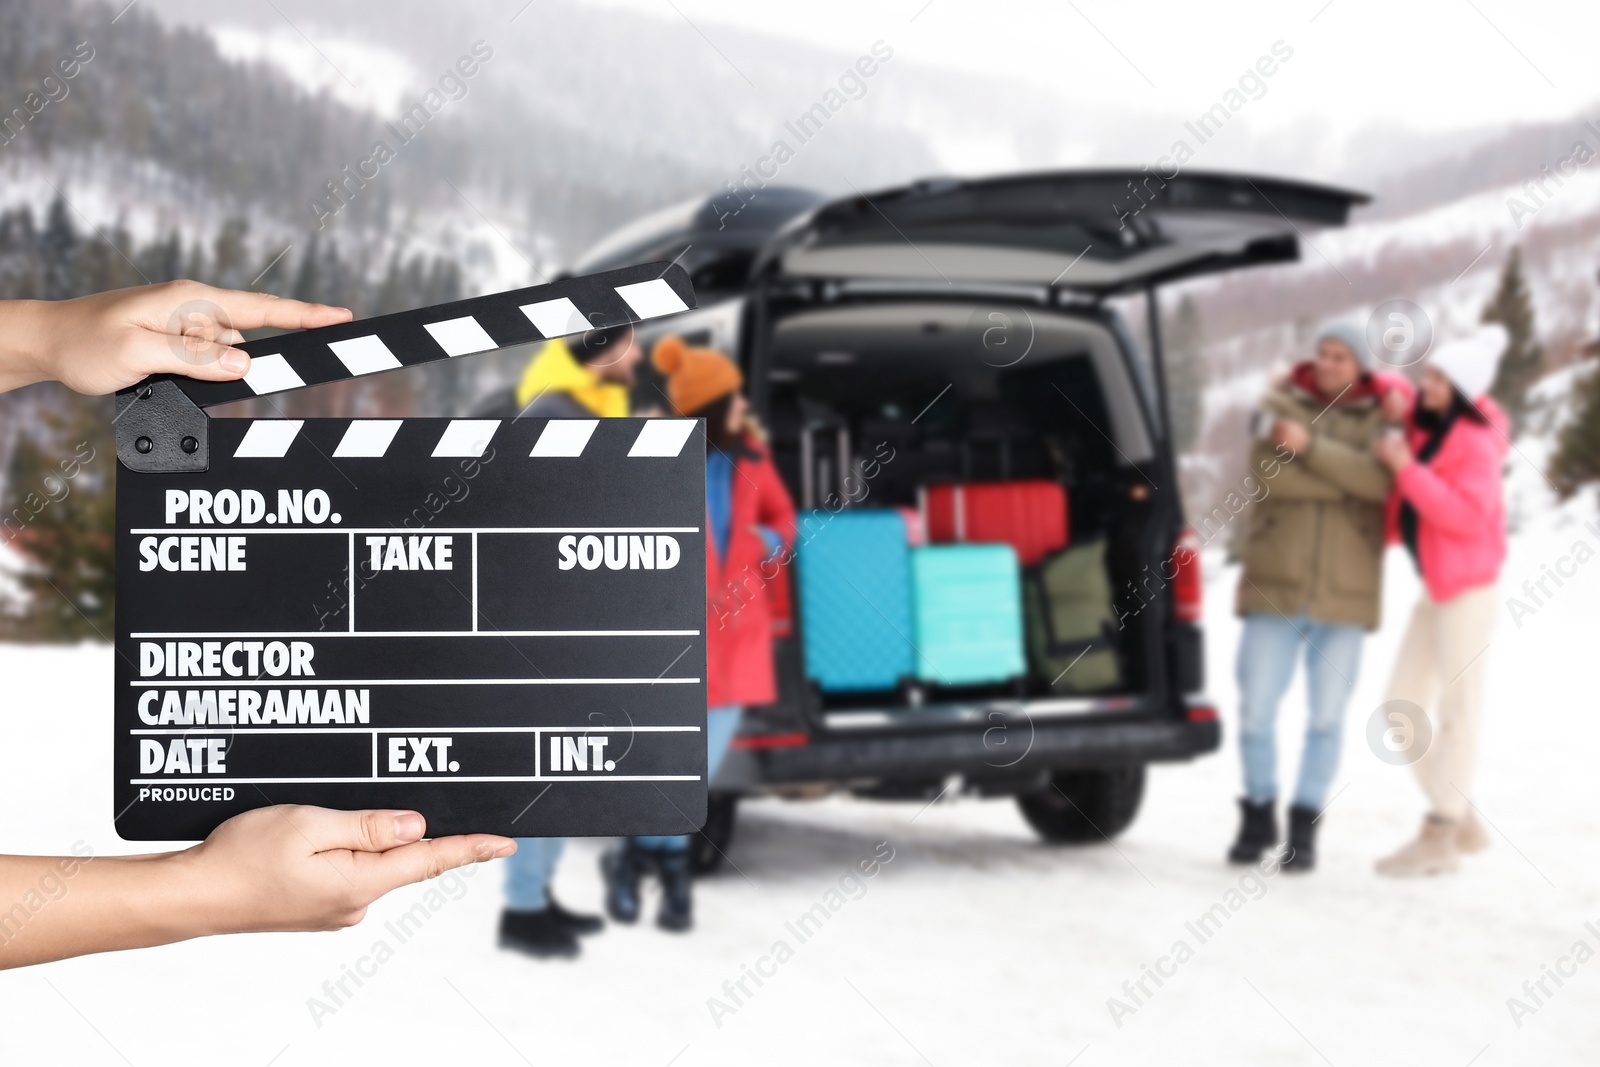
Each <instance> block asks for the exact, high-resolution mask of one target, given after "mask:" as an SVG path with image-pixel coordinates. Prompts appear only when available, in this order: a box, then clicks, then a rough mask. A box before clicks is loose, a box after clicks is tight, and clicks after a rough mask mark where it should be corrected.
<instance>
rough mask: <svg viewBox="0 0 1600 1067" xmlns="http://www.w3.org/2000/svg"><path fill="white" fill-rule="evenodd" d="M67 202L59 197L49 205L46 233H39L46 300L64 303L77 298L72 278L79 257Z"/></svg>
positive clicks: (76, 237) (40, 263)
mask: <svg viewBox="0 0 1600 1067" xmlns="http://www.w3.org/2000/svg"><path fill="white" fill-rule="evenodd" d="M67 210H68V209H67V202H66V200H65V199H64V198H63V197H61V196H59V195H57V196H56V198H55V199H54V200H52V201H51V202H50V211H49V214H47V215H46V216H45V224H44V231H43V232H42V233H40V234H39V266H40V271H41V274H42V276H43V277H42V281H43V290H44V291H43V292H42V293H41V294H40V295H41V296H43V297H44V298H45V299H46V300H65V299H67V298H68V297H73V296H77V295H78V290H77V284H76V282H75V280H74V278H73V271H74V267H75V264H76V261H77V258H78V235H77V232H76V231H75V230H74V228H73V225H72V218H71V216H70V215H68V214H67Z"/></svg>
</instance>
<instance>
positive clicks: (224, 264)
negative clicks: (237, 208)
mask: <svg viewBox="0 0 1600 1067" xmlns="http://www.w3.org/2000/svg"><path fill="white" fill-rule="evenodd" d="M249 233H250V223H249V222H247V221H245V220H244V219H240V218H232V219H228V220H227V221H226V222H224V223H223V224H222V229H221V230H220V231H218V233H217V239H216V242H215V243H214V244H213V245H212V252H211V266H212V270H213V271H215V272H216V284H217V285H220V286H222V287H223V288H224V289H242V288H244V287H245V285H247V284H248V283H249V281H250V279H249V278H248V277H246V276H245V270H246V267H247V263H246V260H247V258H248V257H249V255H250V248H249V246H248V245H247V244H246V241H245V239H246V237H247V235H248V234H249Z"/></svg>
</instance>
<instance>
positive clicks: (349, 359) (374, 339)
mask: <svg viewBox="0 0 1600 1067" xmlns="http://www.w3.org/2000/svg"><path fill="white" fill-rule="evenodd" d="M328 347H329V348H331V349H333V354H334V355H336V356H338V357H339V362H340V363H343V364H344V369H345V370H347V371H349V372H350V373H351V374H375V373H376V372H378V371H381V370H394V369H395V368H396V367H398V366H400V361H399V360H398V359H396V358H395V356H394V353H393V352H391V351H389V347H388V346H387V345H385V344H384V343H383V342H382V341H380V340H378V335H377V334H375V333H369V334H367V335H366V336H365V337H352V338H350V339H349V340H346V341H330V342H329V343H328Z"/></svg>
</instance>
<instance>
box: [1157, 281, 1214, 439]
mask: <svg viewBox="0 0 1600 1067" xmlns="http://www.w3.org/2000/svg"><path fill="white" fill-rule="evenodd" d="M1165 332H1166V341H1167V343H1166V345H1165V346H1164V347H1165V351H1166V356H1167V407H1168V408H1169V409H1170V417H1171V419H1172V447H1173V449H1174V450H1176V451H1177V452H1178V453H1180V454H1181V453H1184V452H1187V451H1188V450H1189V449H1190V448H1192V447H1193V446H1194V443H1195V441H1196V440H1197V439H1198V438H1199V436H1200V421H1201V418H1202V417H1203V415H1204V410H1203V405H1202V391H1203V390H1204V388H1205V384H1206V368H1205V361H1204V360H1203V359H1202V357H1201V355H1200V312H1199V309H1198V308H1196V307H1195V303H1194V300H1192V299H1191V298H1190V297H1189V296H1188V295H1185V296H1184V297H1183V299H1182V300H1180V301H1178V310H1177V313H1176V314H1175V315H1174V316H1173V320H1172V322H1171V323H1170V324H1169V325H1168V326H1167V328H1166V331H1165Z"/></svg>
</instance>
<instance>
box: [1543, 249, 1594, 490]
mask: <svg viewBox="0 0 1600 1067" xmlns="http://www.w3.org/2000/svg"><path fill="white" fill-rule="evenodd" d="M1597 280H1600V278H1597ZM1584 354H1585V355H1588V356H1597V357H1600V340H1596V341H1593V342H1591V343H1590V344H1589V346H1588V347H1587V348H1585V349H1584ZM1591 363H1593V361H1591ZM1574 393H1575V395H1574V396H1573V401H1574V411H1573V415H1572V421H1571V422H1569V423H1567V424H1566V425H1565V426H1563V427H1562V428H1561V433H1560V435H1559V436H1558V437H1557V438H1556V451H1555V455H1553V456H1551V457H1550V480H1551V481H1553V482H1554V483H1555V484H1556V489H1557V490H1559V491H1560V493H1561V496H1562V497H1563V498H1566V497H1570V496H1571V495H1572V494H1573V493H1576V492H1577V491H1578V490H1579V488H1581V487H1582V486H1583V485H1584V484H1585V483H1587V482H1594V481H1600V365H1591V366H1590V367H1589V368H1588V370H1587V374H1586V376H1585V377H1584V378H1583V380H1582V381H1580V382H1579V383H1578V385H1577V388H1576V389H1575V390H1574Z"/></svg>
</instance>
